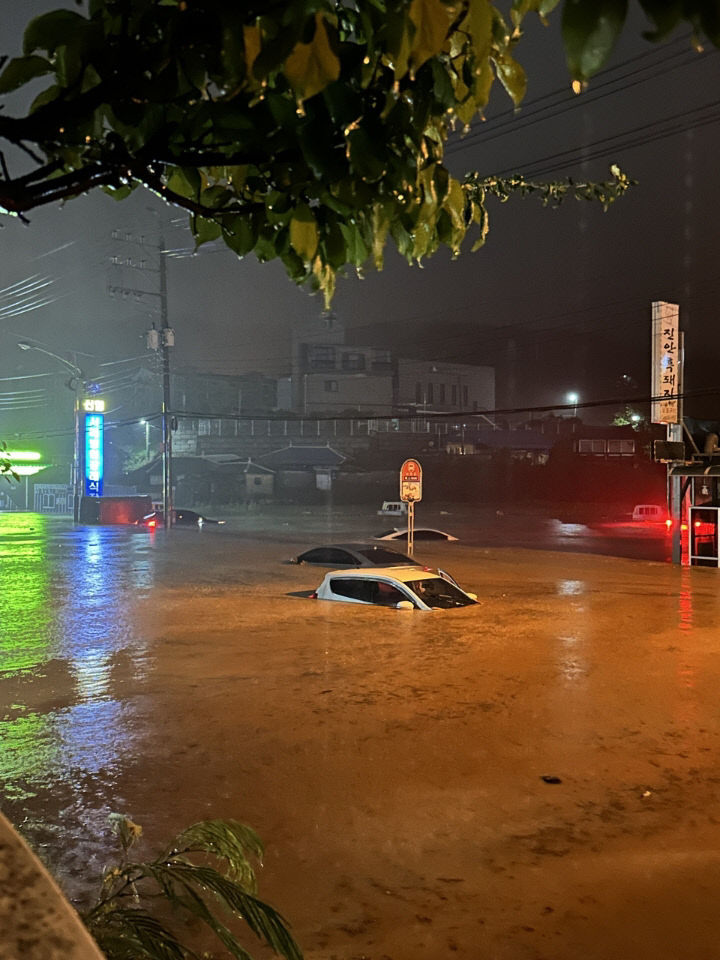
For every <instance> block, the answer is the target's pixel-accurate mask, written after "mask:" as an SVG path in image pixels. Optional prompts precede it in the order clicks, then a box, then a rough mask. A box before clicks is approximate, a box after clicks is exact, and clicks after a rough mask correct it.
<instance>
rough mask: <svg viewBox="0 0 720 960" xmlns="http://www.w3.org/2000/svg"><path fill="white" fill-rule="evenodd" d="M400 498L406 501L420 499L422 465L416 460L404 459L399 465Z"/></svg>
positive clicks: (415, 501)
mask: <svg viewBox="0 0 720 960" xmlns="http://www.w3.org/2000/svg"><path fill="white" fill-rule="evenodd" d="M400 499H401V500H405V501H406V502H407V503H417V502H418V501H420V500H422V467H421V466H420V464H419V463H418V462H417V460H406V461H405V463H404V464H403V465H402V467H400Z"/></svg>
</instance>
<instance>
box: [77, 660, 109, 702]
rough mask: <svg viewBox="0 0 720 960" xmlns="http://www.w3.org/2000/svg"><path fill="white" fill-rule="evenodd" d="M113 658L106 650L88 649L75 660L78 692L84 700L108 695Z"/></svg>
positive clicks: (97, 698)
mask: <svg viewBox="0 0 720 960" xmlns="http://www.w3.org/2000/svg"><path fill="white" fill-rule="evenodd" d="M111 667H112V659H111V656H110V654H109V653H108V652H107V651H105V650H88V651H87V652H86V653H85V655H84V656H83V657H81V658H80V659H78V660H76V661H74V662H73V665H72V669H73V673H74V674H75V680H76V683H77V692H78V694H79V696H81V697H82V698H83V699H84V700H99V699H101V698H102V697H104V696H106V695H107V693H108V688H109V686H110V669H111Z"/></svg>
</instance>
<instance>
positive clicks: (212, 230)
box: [190, 216, 222, 247]
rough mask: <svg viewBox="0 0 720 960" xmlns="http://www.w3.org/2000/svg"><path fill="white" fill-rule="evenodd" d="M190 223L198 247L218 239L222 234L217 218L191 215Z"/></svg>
mask: <svg viewBox="0 0 720 960" xmlns="http://www.w3.org/2000/svg"><path fill="white" fill-rule="evenodd" d="M190 224H191V230H192V234H193V237H194V238H195V246H196V247H199V246H201V245H202V244H203V243H210V242H211V241H212V240H217V238H218V237H219V236H220V235H221V234H222V227H221V226H220V224H219V223H218V222H217V221H216V220H208V219H207V217H197V216H196V217H191V218H190Z"/></svg>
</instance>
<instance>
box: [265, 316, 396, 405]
mask: <svg viewBox="0 0 720 960" xmlns="http://www.w3.org/2000/svg"><path fill="white" fill-rule="evenodd" d="M289 386H290V389H289V391H288V390H287V389H286V390H285V391H284V392H283V390H282V389H280V391H279V394H280V396H285V397H287V396H288V393H289V400H290V404H291V406H290V408H289V409H291V410H292V411H293V412H294V413H296V414H300V415H301V416H313V415H315V416H328V415H332V414H340V413H349V412H351V411H352V412H353V413H356V414H358V415H359V416H382V415H386V416H387V415H390V414H391V413H392V411H393V365H392V356H391V354H390V351H389V350H383V349H379V348H378V347H363V346H347V345H346V344H345V329H344V326H343V324H342V323H341V322H340V321H339V320H338V319H337V318H336V317H335V316H334V315H333V314H328V315H326V316H324V317H322V318H320V319H318V320H317V321H313V322H310V323H303V324H299V325H298V327H297V328H296V329H295V331H294V334H293V344H292V361H291V371H290V378H289Z"/></svg>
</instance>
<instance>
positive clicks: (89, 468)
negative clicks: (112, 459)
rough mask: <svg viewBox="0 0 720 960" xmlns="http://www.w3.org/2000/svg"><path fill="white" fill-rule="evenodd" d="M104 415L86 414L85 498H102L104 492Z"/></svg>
mask: <svg viewBox="0 0 720 960" xmlns="http://www.w3.org/2000/svg"><path fill="white" fill-rule="evenodd" d="M103 420H104V414H102V413H86V414H85V496H86V497H101V496H102V491H103Z"/></svg>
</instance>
